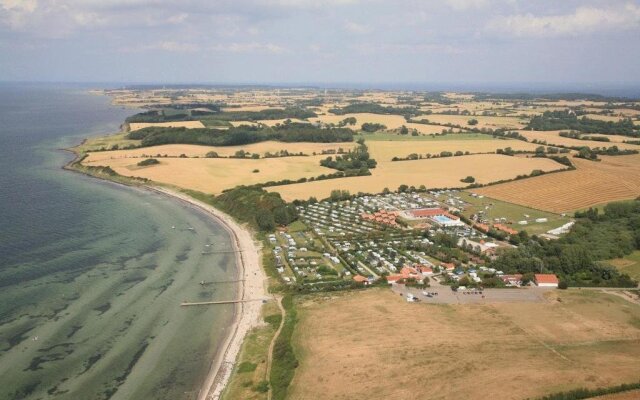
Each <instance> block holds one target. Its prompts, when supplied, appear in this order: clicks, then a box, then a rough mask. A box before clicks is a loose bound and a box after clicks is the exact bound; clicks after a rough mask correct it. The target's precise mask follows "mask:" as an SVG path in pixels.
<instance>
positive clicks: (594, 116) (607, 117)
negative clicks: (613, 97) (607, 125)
mask: <svg viewBox="0 0 640 400" xmlns="http://www.w3.org/2000/svg"><path fill="white" fill-rule="evenodd" d="M585 117H587V118H590V119H597V120H600V121H609V122H618V121H620V120H621V119H622V118H621V117H614V116H611V115H600V114H587V115H585Z"/></svg>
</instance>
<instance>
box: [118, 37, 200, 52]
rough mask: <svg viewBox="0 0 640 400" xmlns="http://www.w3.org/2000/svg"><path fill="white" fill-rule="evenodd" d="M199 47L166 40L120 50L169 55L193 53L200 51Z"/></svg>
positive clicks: (193, 44)
mask: <svg viewBox="0 0 640 400" xmlns="http://www.w3.org/2000/svg"><path fill="white" fill-rule="evenodd" d="M200 49H201V48H200V46H199V45H197V44H195V43H186V42H185V43H183V42H176V41H173V40H166V41H161V42H156V43H151V44H147V45H140V46H130V47H123V48H120V51H121V52H123V53H140V52H144V51H164V52H170V53H194V52H197V51H200Z"/></svg>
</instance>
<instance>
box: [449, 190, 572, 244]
mask: <svg viewBox="0 0 640 400" xmlns="http://www.w3.org/2000/svg"><path fill="white" fill-rule="evenodd" d="M459 196H460V198H461V199H462V200H464V201H466V202H467V203H469V204H471V206H469V207H467V208H466V209H465V210H464V211H463V212H462V213H463V214H464V215H465V216H466V217H470V216H471V215H472V214H475V213H477V212H479V211H484V213H485V217H486V218H487V219H489V220H490V221H492V222H493V220H494V218H506V219H507V222H512V223H513V225H512V227H513V229H516V230H518V231H520V230H525V231H526V232H528V233H529V234H536V235H537V234H541V233H545V232H547V231H548V230H550V229H554V228H558V227H560V226H562V225H564V224H566V223H567V222H569V221H570V220H571V218H569V217H563V216H561V215H559V214H553V213H550V212H546V211H540V210H535V209H532V208H528V207H524V206H520V205H517V204H513V203H506V202H504V201H500V200H496V199H492V198H489V197H484V198H482V199H479V198H477V197H471V194H470V193H469V192H465V191H461V192H460V193H459ZM525 215H528V216H529V217H525ZM537 218H547V220H548V221H547V222H541V223H538V222H535V219H537ZM522 220H527V221H528V222H529V224H528V225H518V221H522Z"/></svg>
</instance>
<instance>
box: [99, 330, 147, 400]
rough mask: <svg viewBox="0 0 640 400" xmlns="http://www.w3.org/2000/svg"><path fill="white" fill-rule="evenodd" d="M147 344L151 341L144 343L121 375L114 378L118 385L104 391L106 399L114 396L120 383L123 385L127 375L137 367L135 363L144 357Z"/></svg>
mask: <svg viewBox="0 0 640 400" xmlns="http://www.w3.org/2000/svg"><path fill="white" fill-rule="evenodd" d="M147 346H149V343H147V342H144V343H142V346H141V347H140V348H139V349H138V351H136V353H135V354H134V355H133V358H132V359H131V361H130V362H129V365H128V366H127V368H126V369H125V370H124V372H123V373H122V374H121V375H118V376H117V377H116V378H115V379H114V381H115V383H116V387H111V388H108V389H106V390H105V391H104V392H103V393H104V395H105V400H108V399H110V398H111V397H113V395H114V394H115V393H116V392H117V391H118V387H119V386H120V385H122V383H123V382H124V381H125V380H126V379H127V376H129V374H130V373H131V370H133V367H135V365H136V363H137V362H138V360H140V357H142V355H143V354H144V352H145V351H146V350H147Z"/></svg>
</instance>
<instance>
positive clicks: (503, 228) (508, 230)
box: [493, 224, 518, 235]
mask: <svg viewBox="0 0 640 400" xmlns="http://www.w3.org/2000/svg"><path fill="white" fill-rule="evenodd" d="M493 227H494V228H496V229H497V230H499V231H502V232H506V233H508V234H509V235H517V234H518V231H516V230H514V229H511V228H509V227H508V226H505V225H502V224H493Z"/></svg>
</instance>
